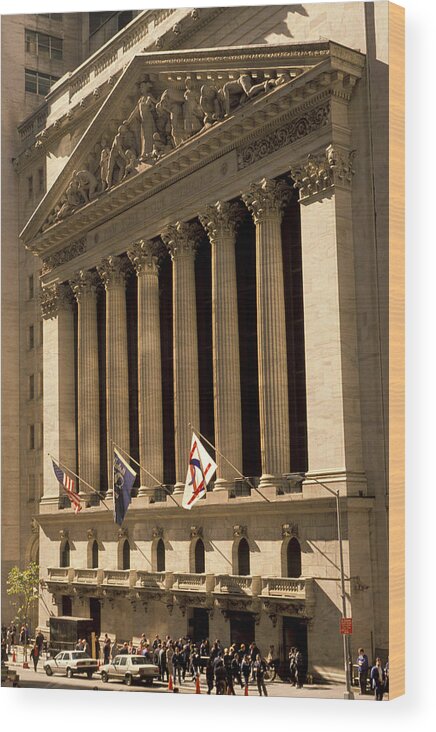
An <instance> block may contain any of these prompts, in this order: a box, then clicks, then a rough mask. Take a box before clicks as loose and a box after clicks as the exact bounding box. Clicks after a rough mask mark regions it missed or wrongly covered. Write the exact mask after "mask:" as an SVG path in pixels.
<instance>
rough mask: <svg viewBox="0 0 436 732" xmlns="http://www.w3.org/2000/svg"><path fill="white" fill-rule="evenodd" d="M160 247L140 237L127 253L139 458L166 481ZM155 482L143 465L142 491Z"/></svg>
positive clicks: (145, 491)
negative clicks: (132, 292) (134, 320)
mask: <svg viewBox="0 0 436 732" xmlns="http://www.w3.org/2000/svg"><path fill="white" fill-rule="evenodd" d="M158 251H159V245H158V244H157V243H156V242H154V241H143V240H141V241H139V242H137V243H136V244H134V245H133V247H132V249H131V250H130V251H128V252H127V255H128V257H129V259H130V261H131V262H132V264H133V266H134V268H135V271H136V274H137V277H138V405H139V455H140V458H139V462H140V463H141V465H142V466H143V467H144V468H146V469H147V470H149V471H150V473H152V474H153V475H154V476H155V477H156V479H157V481H158V484H159V483H162V481H163V426H162V374H161V349H160V321H159V277H158V274H159V268H158V256H157V255H158ZM150 482H151V483H152V487H151V488H150ZM154 482H155V481H153V480H152V478H151V477H150V475H149V474H148V473H146V472H145V471H144V470H142V469H141V487H140V489H139V495H144V494H146V493H147V492H149V493H153V492H154V488H155V485H153V484H154Z"/></svg>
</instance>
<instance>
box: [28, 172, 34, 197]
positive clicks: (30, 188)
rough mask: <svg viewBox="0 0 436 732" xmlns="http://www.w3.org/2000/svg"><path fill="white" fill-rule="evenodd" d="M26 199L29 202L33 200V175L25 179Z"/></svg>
mask: <svg viewBox="0 0 436 732" xmlns="http://www.w3.org/2000/svg"><path fill="white" fill-rule="evenodd" d="M27 198H28V199H29V200H30V199H31V198H33V175H29V177H28V178H27Z"/></svg>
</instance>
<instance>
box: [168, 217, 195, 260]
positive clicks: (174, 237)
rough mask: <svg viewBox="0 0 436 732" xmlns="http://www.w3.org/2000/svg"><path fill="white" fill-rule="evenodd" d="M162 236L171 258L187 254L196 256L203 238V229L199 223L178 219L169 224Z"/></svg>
mask: <svg viewBox="0 0 436 732" xmlns="http://www.w3.org/2000/svg"><path fill="white" fill-rule="evenodd" d="M161 237H162V241H163V243H164V244H165V246H166V247H167V249H168V251H169V253H170V255H171V259H177V258H178V257H182V256H187V255H188V256H189V255H190V256H194V255H195V252H196V250H197V247H198V244H199V243H200V240H201V238H202V229H201V226H200V225H199V224H186V223H184V222H182V221H178V222H177V223H176V224H171V225H170V226H167V228H166V229H165V231H163V232H162V234H161Z"/></svg>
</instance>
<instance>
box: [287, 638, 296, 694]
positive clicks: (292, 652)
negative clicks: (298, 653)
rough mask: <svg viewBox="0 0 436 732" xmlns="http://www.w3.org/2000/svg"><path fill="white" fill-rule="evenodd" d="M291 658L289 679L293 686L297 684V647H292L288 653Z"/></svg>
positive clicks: (289, 658)
mask: <svg viewBox="0 0 436 732" xmlns="http://www.w3.org/2000/svg"><path fill="white" fill-rule="evenodd" d="M288 660H289V681H290V682H291V684H292V686H296V684H297V664H296V662H295V648H293V647H292V648H291V650H290V651H289V655H288Z"/></svg>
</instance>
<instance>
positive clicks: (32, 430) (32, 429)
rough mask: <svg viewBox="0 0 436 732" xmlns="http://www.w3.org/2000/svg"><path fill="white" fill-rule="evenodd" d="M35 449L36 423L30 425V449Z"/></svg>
mask: <svg viewBox="0 0 436 732" xmlns="http://www.w3.org/2000/svg"><path fill="white" fill-rule="evenodd" d="M34 449H35V425H34V424H31V425H29V450H34Z"/></svg>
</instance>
